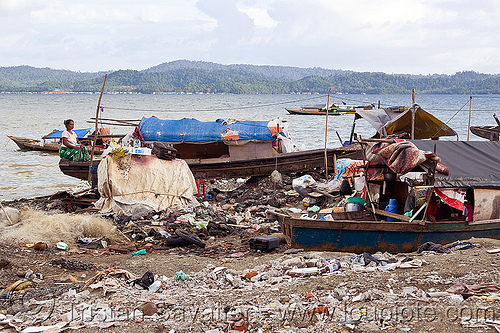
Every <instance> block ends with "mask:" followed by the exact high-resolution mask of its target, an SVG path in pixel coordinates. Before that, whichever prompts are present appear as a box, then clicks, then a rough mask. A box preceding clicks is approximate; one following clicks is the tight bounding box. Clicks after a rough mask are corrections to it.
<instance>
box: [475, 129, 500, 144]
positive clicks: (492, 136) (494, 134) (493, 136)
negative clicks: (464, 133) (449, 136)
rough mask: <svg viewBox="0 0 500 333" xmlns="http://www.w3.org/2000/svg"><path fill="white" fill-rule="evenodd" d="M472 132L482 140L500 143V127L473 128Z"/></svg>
mask: <svg viewBox="0 0 500 333" xmlns="http://www.w3.org/2000/svg"><path fill="white" fill-rule="evenodd" d="M470 131H471V132H472V134H475V135H477V136H479V137H481V138H485V139H488V140H490V141H499V136H500V126H471V127H470Z"/></svg>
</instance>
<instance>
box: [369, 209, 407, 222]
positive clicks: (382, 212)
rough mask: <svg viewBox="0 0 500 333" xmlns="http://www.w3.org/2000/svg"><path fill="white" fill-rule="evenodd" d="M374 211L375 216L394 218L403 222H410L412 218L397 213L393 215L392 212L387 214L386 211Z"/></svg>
mask: <svg viewBox="0 0 500 333" xmlns="http://www.w3.org/2000/svg"><path fill="white" fill-rule="evenodd" d="M373 209H374V213H375V214H379V215H383V216H388V217H392V218H395V219H398V220H401V221H406V222H410V218H409V217H408V216H404V215H401V214H396V213H391V212H386V211H385V210H382V209H378V208H373Z"/></svg>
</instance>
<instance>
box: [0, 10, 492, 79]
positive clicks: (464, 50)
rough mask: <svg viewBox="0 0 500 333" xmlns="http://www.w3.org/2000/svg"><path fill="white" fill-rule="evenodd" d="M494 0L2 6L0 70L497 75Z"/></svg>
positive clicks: (0, 13)
mask: <svg viewBox="0 0 500 333" xmlns="http://www.w3.org/2000/svg"><path fill="white" fill-rule="evenodd" d="M499 15H500V3H499V2H497V1H495V0H479V1H475V2H469V1H465V0H453V1H451V0H450V1H439V0H423V1H422V0H416V1H409V0H371V1H366V0H336V1H331V0H308V1H303V0H188V1H177V0H167V1H160V0H143V1H141V2H138V1H132V0H122V1H116V0H112V1H106V2H102V1H97V0H86V1H84V0H73V1H64V0H45V1H40V0H2V1H0V31H2V34H0V44H1V45H2V52H1V53H0V66H13V65H23V64H27V65H32V66H36V67H52V68H67V69H72V70H82V71H97V70H110V69H125V68H131V69H144V68H147V67H150V66H154V65H157V64H159V63H162V62H166V61H172V60H176V59H191V60H204V61H214V62H220V63H224V64H228V63H253V64H274V65H290V66H299V67H315V66H316V67H326V68H339V69H351V70H358V71H383V72H388V73H393V72H394V73H422V74H428V73H450V74H451V73H454V72H456V71H461V70H476V71H481V72H486V73H499V72H500V70H499V67H498V65H497V59H498V58H499V56H500V42H499V41H498V38H497V36H498V34H499V32H500V23H499V20H498V19H497V18H498V17H499Z"/></svg>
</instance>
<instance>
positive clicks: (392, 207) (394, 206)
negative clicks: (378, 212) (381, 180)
mask: <svg viewBox="0 0 500 333" xmlns="http://www.w3.org/2000/svg"><path fill="white" fill-rule="evenodd" d="M384 210H385V211H386V212H390V213H396V214H397V212H398V202H397V200H396V199H389V204H388V205H387V207H385V209H384ZM386 221H387V222H396V221H398V220H397V219H395V218H394V217H387V218H386Z"/></svg>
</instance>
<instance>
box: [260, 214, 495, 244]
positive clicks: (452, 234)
mask: <svg viewBox="0 0 500 333" xmlns="http://www.w3.org/2000/svg"><path fill="white" fill-rule="evenodd" d="M268 217H269V218H270V219H274V220H278V221H279V222H280V223H281V226H282V230H283V233H284V234H285V236H286V238H287V240H288V241H289V243H290V244H291V246H292V247H294V248H303V249H306V250H317V251H342V252H352V253H363V252H370V253H375V252H377V251H382V252H392V253H399V252H411V251H415V250H417V249H418V247H419V246H420V245H422V244H424V243H426V242H433V243H437V244H448V243H451V242H455V241H458V240H463V239H469V238H471V237H486V238H497V239H498V238H500V220H491V221H483V222H481V223H478V222H476V223H468V222H465V221H453V222H450V221H446V222H437V223H426V224H418V223H415V222H413V223H408V222H385V221H352V220H335V221H320V220H307V219H300V218H292V217H288V216H286V215H283V214H279V213H275V212H269V213H268Z"/></svg>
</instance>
